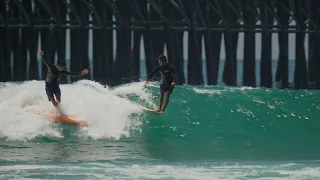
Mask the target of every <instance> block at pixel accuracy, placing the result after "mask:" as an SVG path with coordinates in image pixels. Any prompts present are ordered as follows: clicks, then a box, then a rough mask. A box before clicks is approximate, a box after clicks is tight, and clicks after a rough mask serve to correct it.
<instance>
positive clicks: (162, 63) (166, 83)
mask: <svg viewBox="0 0 320 180" xmlns="http://www.w3.org/2000/svg"><path fill="white" fill-rule="evenodd" d="M157 61H158V62H159V65H158V66H157V67H156V68H155V69H154V70H153V71H152V72H151V73H150V75H149V76H148V77H147V79H146V82H145V84H144V86H146V85H147V84H149V82H148V80H149V79H150V78H151V77H152V76H153V75H154V74H155V73H156V72H158V71H160V73H161V81H160V99H159V108H158V109H157V110H155V111H156V112H160V113H162V114H163V113H164V111H165V110H166V107H167V105H168V102H169V99H170V95H171V94H172V92H173V90H174V86H175V77H176V76H175V68H174V66H173V65H172V64H170V63H168V60H167V58H166V56H165V55H160V56H159V57H158V59H157ZM164 93H166V101H165V103H164V106H163V107H162V103H163V96H164ZM161 108H162V109H161Z"/></svg>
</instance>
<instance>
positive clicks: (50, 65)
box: [39, 51, 53, 68]
mask: <svg viewBox="0 0 320 180" xmlns="http://www.w3.org/2000/svg"><path fill="white" fill-rule="evenodd" d="M39 54H40V56H41V60H42V62H43V64H45V65H46V66H47V67H48V68H50V67H52V66H53V65H52V64H51V63H48V62H47V61H46V60H45V59H44V58H43V55H44V52H43V51H40V52H39Z"/></svg>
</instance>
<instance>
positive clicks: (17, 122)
mask: <svg viewBox="0 0 320 180" xmlns="http://www.w3.org/2000/svg"><path fill="white" fill-rule="evenodd" d="M60 88H61V93H62V96H61V101H62V102H61V104H60V106H61V108H62V109H63V111H64V113H66V114H68V115H74V116H76V117H77V119H78V120H84V121H87V122H88V123H89V126H88V127H79V133H78V135H79V136H82V137H91V138H95V139H96V138H114V139H118V138H120V137H121V136H128V135H129V129H130V128H135V127H138V126H139V121H138V120H137V119H136V118H139V114H141V113H142V110H141V108H140V107H139V105H138V104H136V103H134V102H132V101H130V100H128V99H126V98H122V97H120V96H119V94H136V96H137V97H139V98H140V99H141V101H144V102H146V103H147V104H150V105H152V106H153V107H154V106H155V105H154V104H153V103H152V101H151V100H150V98H151V96H150V94H149V93H148V90H147V89H145V88H143V84H142V83H131V84H128V85H126V86H121V87H118V88H115V89H114V90H110V89H109V88H108V87H104V86H103V85H101V84H99V83H97V82H94V81H89V80H81V81H78V82H75V83H72V84H62V85H60ZM37 111H38V112H39V111H40V112H56V113H58V111H57V110H56V108H55V107H53V105H52V103H51V102H49V101H48V98H47V96H46V92H45V83H44V81H27V82H23V83H20V84H17V83H16V84H14V83H4V84H2V86H1V87H0V124H1V126H0V137H5V138H7V139H8V140H28V139H32V138H35V137H38V136H51V137H57V138H63V134H61V128H62V126H60V125H59V123H55V122H53V121H51V120H48V119H46V118H45V117H43V116H40V115H37V114H35V113H34V112H37ZM134 114H135V115H136V116H135V117H136V118H133V117H132V115H134Z"/></svg>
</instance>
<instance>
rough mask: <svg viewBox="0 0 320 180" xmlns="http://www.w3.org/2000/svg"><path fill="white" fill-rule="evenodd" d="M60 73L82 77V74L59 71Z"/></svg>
mask: <svg viewBox="0 0 320 180" xmlns="http://www.w3.org/2000/svg"><path fill="white" fill-rule="evenodd" d="M59 73H60V74H65V75H69V76H81V72H69V71H59Z"/></svg>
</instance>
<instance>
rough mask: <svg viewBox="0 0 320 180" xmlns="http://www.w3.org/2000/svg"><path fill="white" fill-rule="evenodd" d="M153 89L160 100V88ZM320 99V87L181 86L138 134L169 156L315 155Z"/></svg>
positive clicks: (155, 152) (157, 153)
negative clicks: (309, 88) (297, 88)
mask: <svg viewBox="0 0 320 180" xmlns="http://www.w3.org/2000/svg"><path fill="white" fill-rule="evenodd" d="M149 92H151V93H152V99H153V101H154V102H155V103H156V104H157V102H158V92H159V89H158V88H157V87H150V88H149ZM127 97H129V98H130V99H131V100H133V99H134V95H131V96H127ZM134 100H135V101H136V99H134ZM319 100H320V92H318V91H292V90H278V89H253V88H230V87H196V86H177V87H176V88H175V91H174V93H173V94H172V96H171V100H170V103H169V105H168V107H167V111H166V114H165V115H158V114H154V113H146V115H145V116H144V121H145V123H144V124H143V127H142V134H141V136H140V137H137V138H140V140H141V141H143V144H144V148H145V150H146V151H147V152H148V153H149V154H150V155H151V156H152V157H155V158H161V159H168V160H170V159H171V160H173V159H180V160H181V159H185V160H186V159H191V160H192V159H194V160H195V159H206V160H209V159H247V160H248V159H269V160H270V159H277V160H281V159H283V160H284V159H315V158H319V157H320V154H319V153H318V152H319V151H320V145H319V135H320V131H319V129H320V122H319V115H320V113H319V112H320V103H319Z"/></svg>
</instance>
